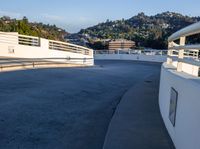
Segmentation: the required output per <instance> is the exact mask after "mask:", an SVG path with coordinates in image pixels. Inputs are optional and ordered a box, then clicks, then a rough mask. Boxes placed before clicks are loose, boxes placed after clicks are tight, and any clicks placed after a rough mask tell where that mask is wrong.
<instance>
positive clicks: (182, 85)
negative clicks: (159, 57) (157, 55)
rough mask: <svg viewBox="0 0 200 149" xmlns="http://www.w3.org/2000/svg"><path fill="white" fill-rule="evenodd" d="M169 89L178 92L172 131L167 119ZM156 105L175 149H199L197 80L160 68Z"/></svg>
mask: <svg viewBox="0 0 200 149" xmlns="http://www.w3.org/2000/svg"><path fill="white" fill-rule="evenodd" d="M170 67H171V68H170ZM171 87H173V88H174V89H175V90H176V91H177V92H178V103H177V113H176V124H175V127H173V125H172V124H171V122H170V120H169V118H168V117H169V105H170V91H171ZM159 105H160V111H161V114H162V117H163V120H164V122H165V125H166V128H167V130H168V132H169V134H170V136H171V138H172V140H173V142H174V144H175V146H176V149H200V79H199V78H198V77H194V76H192V75H189V74H186V73H183V72H177V71H176V69H175V68H174V67H173V68H172V66H171V65H167V64H163V66H162V70H161V79H160V92H159Z"/></svg>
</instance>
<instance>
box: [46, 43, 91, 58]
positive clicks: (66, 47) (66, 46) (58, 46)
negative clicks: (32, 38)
mask: <svg viewBox="0 0 200 149" xmlns="http://www.w3.org/2000/svg"><path fill="white" fill-rule="evenodd" d="M49 49H51V50H60V51H67V52H73V53H79V54H83V55H90V53H91V49H88V48H86V47H82V46H78V45H74V44H70V43H66V42H60V41H54V40H49Z"/></svg>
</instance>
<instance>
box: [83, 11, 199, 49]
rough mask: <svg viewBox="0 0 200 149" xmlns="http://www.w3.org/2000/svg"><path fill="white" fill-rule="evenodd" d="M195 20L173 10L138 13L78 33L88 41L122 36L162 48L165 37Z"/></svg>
mask: <svg viewBox="0 0 200 149" xmlns="http://www.w3.org/2000/svg"><path fill="white" fill-rule="evenodd" d="M197 21H200V17H189V16H184V15H182V14H179V13H174V12H164V13H161V14H157V15H154V16H147V15H145V14H144V13H139V14H138V15H136V16H134V17H132V18H130V19H127V20H125V19H122V20H117V21H109V20H107V21H106V22H104V23H99V24H98V25H95V26H93V27H89V28H87V29H82V30H81V31H80V32H79V35H80V36H86V35H87V37H89V41H90V42H91V41H92V42H94V40H97V39H117V38H124V39H128V40H133V41H136V43H137V46H139V47H150V48H156V49H164V48H167V38H168V37H169V36H170V35H171V34H172V33H174V32H176V31H177V30H179V29H181V28H183V27H185V26H188V25H190V24H192V23H195V22H197ZM98 44H99V42H98ZM93 46H94V45H93ZM98 46H99V45H98ZM94 47H95V46H94Z"/></svg>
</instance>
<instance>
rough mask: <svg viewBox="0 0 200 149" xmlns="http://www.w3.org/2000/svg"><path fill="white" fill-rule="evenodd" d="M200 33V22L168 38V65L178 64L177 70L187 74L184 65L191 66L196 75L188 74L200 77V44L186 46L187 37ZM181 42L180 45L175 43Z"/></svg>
mask: <svg viewBox="0 0 200 149" xmlns="http://www.w3.org/2000/svg"><path fill="white" fill-rule="evenodd" d="M199 33H200V22H198V23H195V24H192V25H190V26H188V27H186V28H184V29H181V30H180V31H178V32H176V33H174V34H173V35H171V36H170V37H169V38H168V47H169V49H168V58H167V64H173V62H177V65H176V68H177V71H178V72H182V71H183V72H186V71H185V70H184V69H185V68H184V67H185V66H184V65H183V64H189V65H190V66H187V67H188V68H189V67H190V68H191V69H194V72H195V73H191V72H186V73H189V74H192V75H194V76H198V75H199V67H200V57H199V55H200V44H190V45H188V44H186V37H189V36H191V35H196V34H199ZM177 40H178V41H179V44H177V43H175V41H177Z"/></svg>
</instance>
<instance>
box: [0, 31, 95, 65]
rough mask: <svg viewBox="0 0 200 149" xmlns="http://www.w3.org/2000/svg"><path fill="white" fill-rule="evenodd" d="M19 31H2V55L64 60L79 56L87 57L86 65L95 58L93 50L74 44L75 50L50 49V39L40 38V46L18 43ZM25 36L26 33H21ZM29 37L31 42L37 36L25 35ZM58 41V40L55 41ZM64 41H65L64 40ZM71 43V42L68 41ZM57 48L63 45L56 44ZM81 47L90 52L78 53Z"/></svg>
mask: <svg viewBox="0 0 200 149" xmlns="http://www.w3.org/2000/svg"><path fill="white" fill-rule="evenodd" d="M18 36H19V35H18V33H4V32H0V56H2V57H15V58H62V59H64V60H61V59H60V60H59V61H66V60H65V58H66V59H67V58H69V57H70V58H71V59H73V58H79V59H87V61H86V62H84V64H86V65H93V64H94V59H93V50H92V49H87V48H85V47H81V46H77V45H73V50H74V52H70V50H69V51H67V50H66V49H64V50H54V49H49V40H47V39H44V38H40V39H39V41H40V46H28V45H22V44H19V43H18ZM21 36H24V35H21ZM25 37H28V38H27V39H26V40H28V41H27V42H28V43H30V44H31V41H30V40H29V38H35V37H32V36H25ZM25 42H26V41H25ZM55 42H57V41H55ZM61 43H62V42H61ZM63 43H64V42H63ZM66 44H69V43H66ZM69 46H72V44H69ZM55 47H56V48H60V49H62V47H59V46H55ZM10 49H12V52H10ZM80 49H87V50H88V51H89V54H83V53H80V52H79V53H78V52H76V50H77V51H80ZM56 61H58V60H56ZM73 63H81V64H82V63H83V60H80V61H78V60H77V62H74V61H73Z"/></svg>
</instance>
